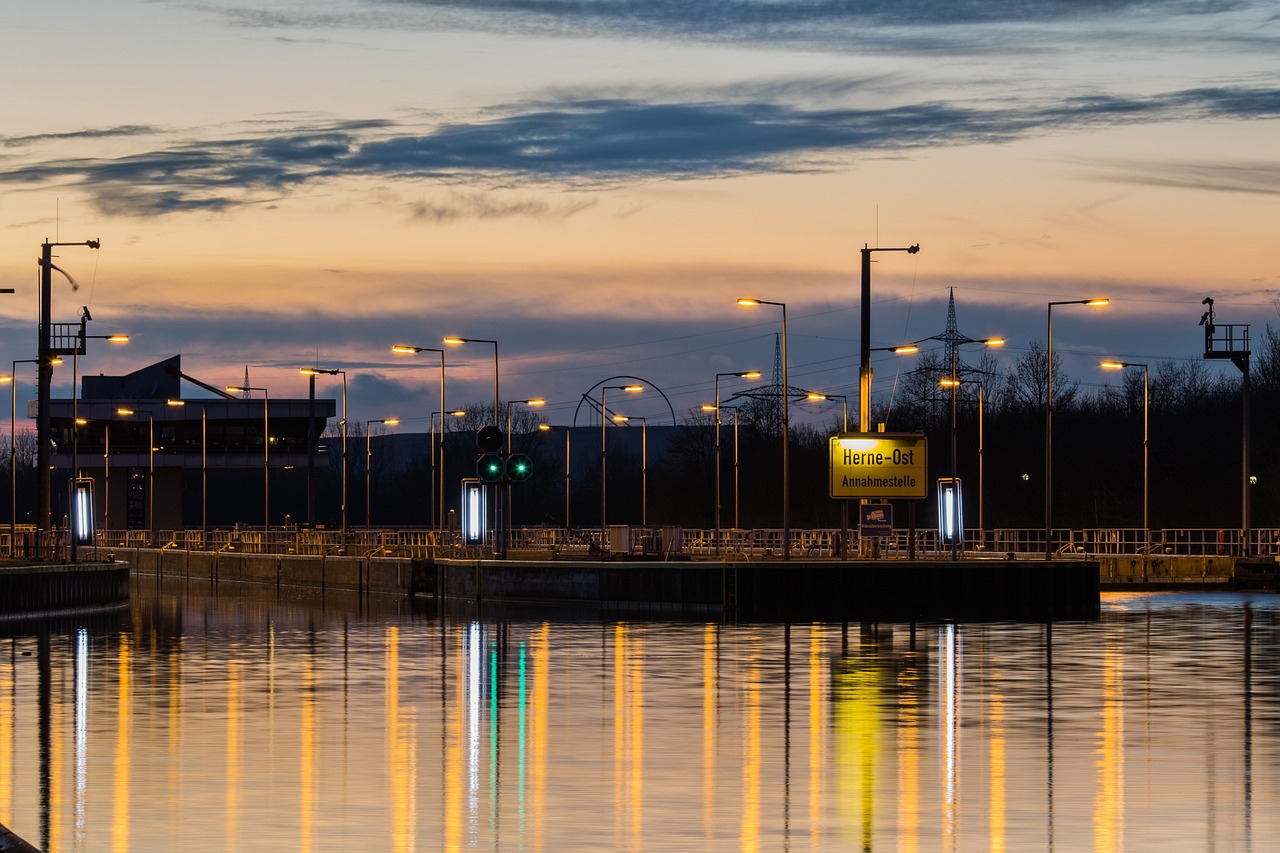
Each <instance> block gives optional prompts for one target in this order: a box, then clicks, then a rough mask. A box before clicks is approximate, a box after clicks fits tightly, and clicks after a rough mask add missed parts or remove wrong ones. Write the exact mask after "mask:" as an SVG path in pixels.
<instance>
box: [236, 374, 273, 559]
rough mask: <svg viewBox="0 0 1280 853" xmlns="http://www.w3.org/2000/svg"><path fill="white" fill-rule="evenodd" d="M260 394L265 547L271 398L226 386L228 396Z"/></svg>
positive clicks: (268, 519)
mask: <svg viewBox="0 0 1280 853" xmlns="http://www.w3.org/2000/svg"><path fill="white" fill-rule="evenodd" d="M250 391H261V392H262V536H263V540H262V541H263V547H264V549H265V547H266V540H267V534H269V533H270V532H271V416H270V411H271V398H270V397H269V395H268V394H267V389H266V388H262V387H260V386H256V385H228V386H227V393H229V394H246V393H248V392H250Z"/></svg>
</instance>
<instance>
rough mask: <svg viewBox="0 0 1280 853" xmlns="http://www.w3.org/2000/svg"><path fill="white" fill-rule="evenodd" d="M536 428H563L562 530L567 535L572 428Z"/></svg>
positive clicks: (542, 427)
mask: <svg viewBox="0 0 1280 853" xmlns="http://www.w3.org/2000/svg"><path fill="white" fill-rule="evenodd" d="M538 429H539V430H541V431H542V432H551V431H552V430H554V429H562V430H564V531H565V534H566V535H568V533H569V474H570V463H569V443H570V442H569V436H570V434H571V433H572V432H573V430H572V429H570V428H569V427H567V426H563V427H558V426H556V425H554V424H538Z"/></svg>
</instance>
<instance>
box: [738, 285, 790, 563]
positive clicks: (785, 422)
mask: <svg viewBox="0 0 1280 853" xmlns="http://www.w3.org/2000/svg"><path fill="white" fill-rule="evenodd" d="M738 304H739V305H741V306H743V307H744V308H754V307H755V306H757V305H777V306H778V307H779V308H781V309H782V559H784V560H790V559H791V472H790V470H789V466H788V463H787V448H788V447H789V446H790V444H791V413H790V407H789V405H788V400H789V398H790V396H791V383H790V380H789V379H788V376H787V304H786V303H785V302H768V301H766V300H764V299H753V298H750V297H742V298H740V299H738Z"/></svg>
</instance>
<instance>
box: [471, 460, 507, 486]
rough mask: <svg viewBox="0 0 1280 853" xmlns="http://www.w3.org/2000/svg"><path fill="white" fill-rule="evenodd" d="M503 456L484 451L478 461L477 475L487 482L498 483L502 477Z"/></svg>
mask: <svg viewBox="0 0 1280 853" xmlns="http://www.w3.org/2000/svg"><path fill="white" fill-rule="evenodd" d="M502 470H503V468H502V457H501V456H499V455H498V454H496V453H482V454H480V458H479V459H478V460H477V461H476V476H478V477H479V478H480V480H481V481H482V482H485V483H496V482H498V481H499V480H501V479H502Z"/></svg>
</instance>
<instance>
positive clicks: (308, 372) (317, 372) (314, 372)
mask: <svg viewBox="0 0 1280 853" xmlns="http://www.w3.org/2000/svg"><path fill="white" fill-rule="evenodd" d="M298 372H299V373H301V374H302V375H303V376H321V375H323V376H339V375H341V376H342V542H343V547H344V550H345V547H346V542H347V529H348V528H347V372H346V371H345V370H336V369H334V370H322V369H320V368H319V367H300V368H298ZM307 452H308V453H310V452H311V448H309V447H308V448H307Z"/></svg>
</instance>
